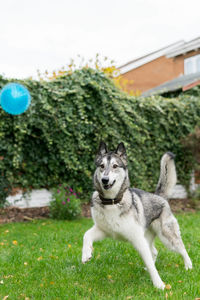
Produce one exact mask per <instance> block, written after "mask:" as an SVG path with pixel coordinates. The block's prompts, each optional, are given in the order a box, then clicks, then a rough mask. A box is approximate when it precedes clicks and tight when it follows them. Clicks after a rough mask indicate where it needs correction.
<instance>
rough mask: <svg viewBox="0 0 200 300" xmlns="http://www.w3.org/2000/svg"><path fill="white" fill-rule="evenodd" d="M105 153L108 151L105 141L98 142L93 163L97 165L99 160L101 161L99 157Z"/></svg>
mask: <svg viewBox="0 0 200 300" xmlns="http://www.w3.org/2000/svg"><path fill="white" fill-rule="evenodd" d="M106 153H108V149H107V146H106V143H104V142H102V141H101V142H100V144H99V149H98V152H97V155H96V158H95V163H96V164H97V165H98V163H99V161H101V157H102V156H103V155H105V154H106Z"/></svg>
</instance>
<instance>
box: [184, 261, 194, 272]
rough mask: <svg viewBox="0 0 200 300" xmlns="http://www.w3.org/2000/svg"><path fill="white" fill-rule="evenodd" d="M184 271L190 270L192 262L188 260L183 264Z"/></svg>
mask: <svg viewBox="0 0 200 300" xmlns="http://www.w3.org/2000/svg"><path fill="white" fill-rule="evenodd" d="M185 269H186V270H191V269H192V262H191V260H190V259H189V260H187V261H186V262H185Z"/></svg>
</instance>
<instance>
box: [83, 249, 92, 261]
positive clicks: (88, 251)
mask: <svg viewBox="0 0 200 300" xmlns="http://www.w3.org/2000/svg"><path fill="white" fill-rule="evenodd" d="M92 250H93V248H92V247H89V248H87V249H84V250H83V253H82V263H83V264H85V263H86V262H87V261H89V260H90V259H91V258H92Z"/></svg>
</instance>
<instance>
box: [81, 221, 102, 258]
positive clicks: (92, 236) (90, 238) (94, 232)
mask: <svg viewBox="0 0 200 300" xmlns="http://www.w3.org/2000/svg"><path fill="white" fill-rule="evenodd" d="M105 237H106V234H105V233H104V232H103V231H102V230H101V229H99V228H98V227H97V226H96V225H94V226H93V227H92V228H90V229H89V230H88V231H86V233H85V234H84V237H83V249H82V263H86V262H87V261H89V260H90V259H91V257H92V251H93V247H92V245H93V242H96V241H100V240H102V239H104V238H105Z"/></svg>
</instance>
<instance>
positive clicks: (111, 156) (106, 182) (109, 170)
mask: <svg viewBox="0 0 200 300" xmlns="http://www.w3.org/2000/svg"><path fill="white" fill-rule="evenodd" d="M95 163H96V166H97V170H96V175H97V178H98V182H99V184H100V185H101V188H102V189H103V190H111V189H112V188H114V186H116V185H118V186H119V185H120V184H121V183H122V182H123V180H124V177H125V174H126V167H127V157H126V149H125V146H124V144H123V143H120V144H119V145H118V146H117V148H116V150H115V151H108V149H107V146H106V144H105V143H104V142H101V143H100V145H99V150H98V153H97V156H96V160H95Z"/></svg>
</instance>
